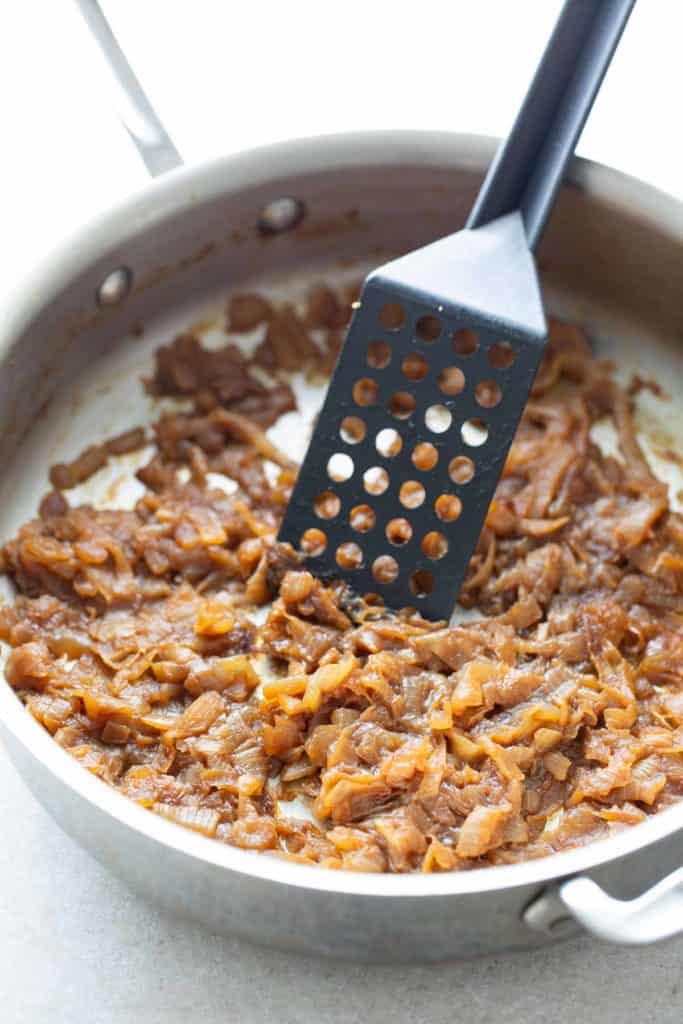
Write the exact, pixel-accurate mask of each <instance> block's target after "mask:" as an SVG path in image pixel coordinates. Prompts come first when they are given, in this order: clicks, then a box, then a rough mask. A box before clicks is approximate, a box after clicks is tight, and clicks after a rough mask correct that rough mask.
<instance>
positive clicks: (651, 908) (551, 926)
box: [524, 868, 683, 946]
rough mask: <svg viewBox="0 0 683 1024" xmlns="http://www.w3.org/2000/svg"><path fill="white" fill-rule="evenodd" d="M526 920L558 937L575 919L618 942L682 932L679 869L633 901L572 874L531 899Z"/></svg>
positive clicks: (643, 941)
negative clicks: (611, 893)
mask: <svg viewBox="0 0 683 1024" xmlns="http://www.w3.org/2000/svg"><path fill="white" fill-rule="evenodd" d="M524 921H525V923H526V924H527V925H528V927H529V928H532V929H533V930H534V931H539V932H544V933H545V934H547V935H557V936H560V935H561V934H564V933H565V932H566V931H567V926H568V925H572V924H574V923H576V924H579V925H581V926H582V927H583V928H584V929H585V930H586V931H587V932H589V933H590V934H591V935H594V936H595V937H596V938H598V939H603V940H605V941H606V942H616V943H618V944H619V945H622V946H646V945H649V944H650V943H652V942H660V941H661V940H662V939H670V938H672V937H673V936H674V935H680V934H681V933H683V868H678V870H677V871H674V872H672V873H671V874H670V875H667V877H666V878H664V879H662V881H661V882H658V883H657V884H656V885H653V886H652V888H651V889H647V890H646V892H644V893H643V894H642V896H638V897H637V898H636V899H633V900H617V899H614V897H613V896H609V895H608V894H607V893H606V892H605V890H604V889H602V888H601V887H600V886H599V885H598V884H597V882H594V881H593V880H592V879H591V878H587V877H585V876H581V875H580V876H578V877H577V878H570V879H568V880H567V881H565V882H560V883H559V884H558V885H557V886H554V887H553V888H551V889H550V890H546V892H544V893H542V894H541V896H538V897H537V898H536V899H535V900H534V901H533V902H532V903H530V904H529V906H528V907H527V908H526V910H525V911H524Z"/></svg>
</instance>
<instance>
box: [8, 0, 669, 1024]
mask: <svg viewBox="0 0 683 1024" xmlns="http://www.w3.org/2000/svg"><path fill="white" fill-rule="evenodd" d="M104 7H105V10H106V12H107V14H108V15H109V17H110V19H111V22H112V25H113V27H114V29H115V30H116V32H117V34H118V35H119V38H120V40H121V42H122V44H123V46H124V49H126V50H127V52H128V53H129V55H130V57H131V59H132V61H133V64H134V66H135V67H136V70H137V72H138V75H139V77H140V79H141V80H142V82H143V83H144V85H145V87H146V88H147V89H148V91H149V94H150V96H151V99H152V101H153V103H154V104H155V106H156V107H157V109H158V111H159V113H160V114H161V116H162V119H163V120H164V121H165V123H166V125H167V127H168V129H169V131H170V133H171V135H172V137H173V138H174V140H175V142H176V144H177V145H178V148H179V149H180V150H181V152H182V153H183V155H184V157H185V159H186V160H187V161H198V160H201V159H203V158H205V157H207V156H210V155H213V154H217V153H220V152H226V151H234V150H238V149H241V148H243V147H246V146H251V145H254V144H256V143H263V142H269V141H273V140H276V139H281V138H286V137H288V136H295V135H308V134H313V133H319V132H334V131H342V130H345V129H359V128H377V127H405V128H440V129H454V130H459V131H472V132H481V133H485V134H502V133H504V132H505V130H506V128H507V127H508V126H509V124H510V122H511V119H512V117H513V115H514V112H515V108H516V106H517V104H518V103H519V101H520V99H521V97H522V95H523V92H524V89H525V86H526V83H527V81H528V79H529V76H530V74H531V72H532V70H533V68H534V66H535V63H536V60H537V58H538V55H539V53H540V51H541V49H542V46H543V43H544V41H545V39H546V37H547V35H548V32H549V29H550V26H551V24H552V22H553V19H554V17H555V15H556V12H557V10H558V8H559V3H558V2H557V0H411V2H406V0H344V2H343V3H338V4H332V3H330V2H329V0H289V2H287V3H284V2H282V0H272V2H265V0H105V2H104ZM682 37H683V0H639V2H638V4H637V9H636V12H635V14H634V15H633V17H632V20H631V24H630V25H629V27H628V29H627V32H626V35H625V37H624V39H623V42H622V44H621V48H620V50H619V52H618V53H617V56H616V58H615V61H614V64H613V67H612V69H611V71H610V73H609V75H608V78H607V81H606V83H605V86H604V89H603V92H602V94H601V95H600V97H599V99H598V102H597V104H596V107H595V110H594V113H593V116H592V118H591V121H590V124H589V126H588V128H587V130H586V132H585V134H584V137H583V139H582V141H581V144H580V146H579V152H581V153H582V154H584V155H587V156H590V157H592V158H593V159H596V160H601V161H603V162H606V163H609V164H612V165H614V166H616V167H619V168H621V169H622V170H626V171H628V172H630V173H632V174H634V175H636V176H639V177H642V178H645V179H647V180H649V181H651V182H652V183H654V184H655V185H657V186H659V187H660V188H663V189H665V190H667V191H670V192H673V193H675V194H678V195H680V196H682V197H683V175H682V173H681V172H682V169H683V168H682V164H683V159H682V148H683V147H682V146H681V140H680V133H681V99H682V98H683V57H682V49H683V47H682V42H681V40H682ZM0 96H1V97H2V112H3V117H2V126H1V127H2V133H3V141H4V146H3V159H2V169H1V177H0V182H1V187H0V270H1V271H2V277H1V278H0V280H2V282H3V291H6V289H7V288H9V287H12V286H17V285H20V284H21V279H22V275H23V274H24V273H26V272H27V271H28V270H29V269H30V268H31V266H32V264H33V263H34V262H35V261H36V260H38V259H40V258H41V257H42V256H43V254H44V253H45V251H46V250H48V249H49V248H50V246H52V245H53V244H54V243H55V242H56V241H57V240H59V239H60V238H61V237H62V236H63V235H65V234H66V233H68V232H69V231H71V230H72V229H73V228H75V227H77V226H78V225H79V224H80V223H81V222H83V221H84V220H86V219H87V218H88V217H89V216H91V215H92V214H94V213H96V212H97V211H98V210H100V209H102V208H104V207H105V206H107V205H108V204H110V203H112V202H115V201H116V199H117V198H119V197H121V196H123V195H125V194H126V193H127V192H129V191H130V190H132V189H133V188H135V187H137V186H139V185H142V184H144V182H145V180H146V173H145V171H144V168H143V165H142V164H141V162H140V160H139V158H138V157H137V155H136V153H135V151H134V150H133V148H132V146H131V144H130V142H129V141H128V139H127V137H126V135H125V133H124V132H123V130H122V129H121V127H120V126H119V124H118V122H117V120H116V118H115V116H114V115H113V113H112V111H111V108H110V106H109V100H108V97H107V79H106V76H105V75H104V73H103V70H102V67H101V63H100V61H99V56H98V54H97V52H96V51H95V49H94V48H93V46H92V44H91V41H90V39H89V37H88V35H87V32H86V30H85V28H84V26H83V24H82V23H81V21H80V16H79V15H78V13H77V12H76V10H75V8H74V7H73V6H72V4H71V3H70V0H0ZM0 821H2V826H1V828H2V833H1V835H2V838H1V839H0V953H1V955H0V1021H2V1024H24V1022H29V1024H66V1022H67V1021H68V1022H69V1024H72V1022H73V1021H75V1020H79V1021H80V1020H88V1021H89V1022H90V1024H128V1022H129V1021H132V1020H138V1019H140V1020H144V1021H145V1024H156V1022H159V1024H161V1022H163V1024H180V1022H184V1021H186V1020H190V1019H192V1020H198V1021H199V1020H201V1021H202V1024H218V1022H223V1021H239V1022H240V1024H251V1022H264V1021H265V1022H270V1021H272V1022H275V1021H277V1022H278V1024H294V1022H296V1024H301V1022H307V1021H309V1020H314V1019H320V1020H322V1021H323V1022H325V1024H333V1022H337V1021H339V1022H340V1024H341V1022H342V1021H343V1022H344V1024H353V1022H355V1021H357V1020H361V1019H364V1020H367V1022H368V1024H376V1022H383V1021H393V1022H399V1021H411V1022H412V1024H422V1021H424V1022H425V1024H426V1022H429V1024H440V1022H442V1021H443V1022H448V1024H455V1022H457V1021H460V1020H467V1021H468V1024H484V1022H487V1021H494V1020H495V1021H496V1024H507V1022H513V1021H514V1022H515V1024H531V1022H541V1021H543V1022H544V1024H546V1022H551V1024H554V1022H555V1021H558V1022H560V1021H565V1020H569V1019H577V1020H582V1021H584V1022H586V1024H593V1022H595V1021H600V1022H601V1024H602V1022H605V1024H608V1022H610V1021H619V1022H620V1024H630V1022H635V1021H638V1022H639V1024H640V1022H644V1021H657V1024H669V1022H671V1024H673V1022H680V1020H681V1019H683V1006H682V997H681V960H682V959H683V958H682V957H681V952H682V951H683V945H682V944H681V942H678V943H675V944H669V945H667V946H663V947H657V948H653V949H645V950H628V951H624V950H617V949H613V948H609V947H605V946H602V945H599V944H597V943H591V942H588V941H587V940H577V941H575V942H572V943H570V944H569V945H567V946H564V947H561V948H556V949H549V950H543V951H540V952H538V953H535V954H534V955H533V956H520V955H518V956H516V957H505V958H488V959H485V960H479V961H477V962H476V963H474V964H464V965H451V966H448V967H438V968H420V969H414V970H406V969H396V970H372V969H365V968H363V967H348V966H344V965H335V964H325V963H320V962H317V961H305V960H301V959H295V958H291V957H288V956H286V955H284V954H271V953H265V952H263V951H261V950H257V949H253V948H251V947H248V946H245V945H244V944H241V943H239V942H237V941H233V940H227V939H226V940H224V939H217V938H215V937H212V936H210V935H207V934H206V933H204V932H201V931H200V930H198V929H194V928H192V927H190V926H188V925H184V924H179V923H177V922H173V921H169V920H168V919H166V918H165V917H163V916H162V915H160V914H157V913H156V912H155V911H154V910H153V909H152V908H150V907H148V906H147V905H146V904H144V903H143V902H141V901H140V900H138V899H136V898H134V897H133V896H131V895H130V894H128V893H127V891H126V890H125V889H124V888H123V886H121V885H120V884H119V883H118V882H116V881H115V880H114V879H112V878H110V876H109V875H108V874H106V872H104V871H103V870H102V869H100V868H99V867H98V866H97V865H96V864H94V863H93V862H92V861H91V860H90V859H89V858H88V857H87V855H86V854H84V853H83V852H82V851H80V850H79V849H77V848H76V847H75V846H74V845H73V844H72V843H71V842H70V841H69V840H67V839H66V838H65V837H64V836H63V835H62V834H61V833H60V832H59V831H58V830H57V828H56V827H55V826H54V825H53V824H52V822H51V821H50V820H49V818H48V817H47V815H46V814H45V813H44V812H43V811H42V810H41V809H40V808H39V807H38V806H37V804H35V802H34V801H33V800H32V799H30V798H27V796H26V793H25V791H24V790H23V787H22V785H21V783H20V781H19V779H18V777H17V776H16V775H15V774H14V772H13V769H12V768H11V767H10V765H9V763H8V761H7V760H6V757H5V755H4V754H3V753H2V752H1V751H0Z"/></svg>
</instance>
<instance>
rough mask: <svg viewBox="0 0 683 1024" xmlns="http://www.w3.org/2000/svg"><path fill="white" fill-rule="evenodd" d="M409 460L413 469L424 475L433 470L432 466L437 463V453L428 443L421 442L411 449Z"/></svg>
mask: <svg viewBox="0 0 683 1024" xmlns="http://www.w3.org/2000/svg"><path fill="white" fill-rule="evenodd" d="M411 458H412V460H413V465H414V466H415V469H420V470H422V472H423V473H426V472H428V470H430V469H434V466H435V465H436V464H437V462H438V461H439V453H438V451H437V450H436V448H435V447H434V445H433V444H430V442H429V441H421V442H420V444H416V445H415V447H414V448H413V454H412V456H411Z"/></svg>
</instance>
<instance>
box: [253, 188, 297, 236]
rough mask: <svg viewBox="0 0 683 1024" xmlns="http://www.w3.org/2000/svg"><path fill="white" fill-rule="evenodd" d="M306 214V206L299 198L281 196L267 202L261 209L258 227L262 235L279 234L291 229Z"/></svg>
mask: <svg viewBox="0 0 683 1024" xmlns="http://www.w3.org/2000/svg"><path fill="white" fill-rule="evenodd" d="M305 215H306V207H305V205H304V203H302V201H301V200H300V199H294V198H293V197H292V196H281V197H280V198H279V199H273V200H271V202H269V203H267V204H266V205H265V206H264V207H263V209H262V210H261V213H260V216H259V219H258V228H259V231H260V232H261V234H262V235H279V234H280V233H281V232H282V231H291V229H292V228H295V227H296V226H297V224H300V223H301V221H302V220H303V219H304V217H305Z"/></svg>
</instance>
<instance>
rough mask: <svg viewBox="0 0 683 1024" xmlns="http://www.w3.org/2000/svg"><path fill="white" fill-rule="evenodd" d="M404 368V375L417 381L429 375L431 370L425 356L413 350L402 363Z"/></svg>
mask: <svg viewBox="0 0 683 1024" xmlns="http://www.w3.org/2000/svg"><path fill="white" fill-rule="evenodd" d="M401 369H402V370H403V376H404V377H407V378H408V380H412V381H415V382H417V381H418V380H422V379H423V378H424V377H426V376H427V372H428V370H429V364H428V362H427V360H426V359H425V358H424V356H421V355H419V354H418V353H417V352H411V354H410V355H409V356H406V357H405V359H404V360H403V363H402V364H401Z"/></svg>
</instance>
